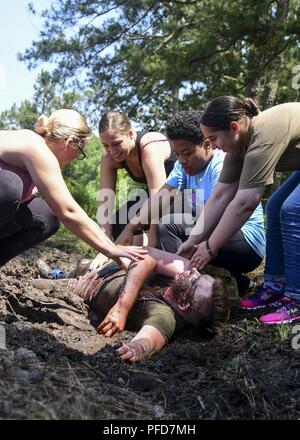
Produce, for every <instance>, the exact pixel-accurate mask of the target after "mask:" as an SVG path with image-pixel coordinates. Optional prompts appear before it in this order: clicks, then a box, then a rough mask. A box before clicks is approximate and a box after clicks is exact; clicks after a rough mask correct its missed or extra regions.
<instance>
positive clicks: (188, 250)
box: [176, 240, 198, 260]
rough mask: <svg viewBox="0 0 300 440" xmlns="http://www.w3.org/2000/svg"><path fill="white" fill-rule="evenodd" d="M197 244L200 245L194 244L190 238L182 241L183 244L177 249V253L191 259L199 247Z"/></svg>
mask: <svg viewBox="0 0 300 440" xmlns="http://www.w3.org/2000/svg"><path fill="white" fill-rule="evenodd" d="M197 246H198V245H194V244H193V243H191V242H190V241H189V240H187V241H185V242H183V243H181V245H180V246H179V248H178V249H177V252H176V254H177V255H180V256H181V257H184V258H187V259H188V260H189V259H190V258H191V257H192V255H193V254H194V252H195V250H196V249H197Z"/></svg>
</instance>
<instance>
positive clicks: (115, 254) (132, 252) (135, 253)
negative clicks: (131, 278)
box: [109, 244, 148, 267]
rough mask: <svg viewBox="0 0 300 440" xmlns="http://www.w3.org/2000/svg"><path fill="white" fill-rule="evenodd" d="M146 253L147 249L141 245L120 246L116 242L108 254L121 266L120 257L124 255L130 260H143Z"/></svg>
mask: <svg viewBox="0 0 300 440" xmlns="http://www.w3.org/2000/svg"><path fill="white" fill-rule="evenodd" d="M147 254H148V251H147V249H144V248H143V247H141V246H122V245H120V244H118V245H116V246H114V247H113V248H112V249H111V251H110V254H109V256H110V258H112V259H113V260H115V261H116V262H117V264H118V265H119V266H121V267H123V263H122V260H121V258H120V257H126V258H129V259H130V260H132V261H140V260H143V259H144V258H145V257H146V255H147Z"/></svg>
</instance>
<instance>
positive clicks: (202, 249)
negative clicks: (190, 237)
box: [190, 241, 212, 270]
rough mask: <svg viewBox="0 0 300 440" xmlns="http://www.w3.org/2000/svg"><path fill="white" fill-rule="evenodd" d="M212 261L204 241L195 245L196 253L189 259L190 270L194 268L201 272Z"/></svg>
mask: <svg viewBox="0 0 300 440" xmlns="http://www.w3.org/2000/svg"><path fill="white" fill-rule="evenodd" d="M210 260H212V256H211V255H209V253H208V251H207V248H206V245H205V241H203V242H202V243H200V244H198V245H197V249H196V252H195V253H194V255H193V256H192V258H191V266H190V267H191V269H192V268H193V267H195V268H196V269H197V270H202V269H203V268H204V267H205V266H206V265H207V264H208V263H209V262H210Z"/></svg>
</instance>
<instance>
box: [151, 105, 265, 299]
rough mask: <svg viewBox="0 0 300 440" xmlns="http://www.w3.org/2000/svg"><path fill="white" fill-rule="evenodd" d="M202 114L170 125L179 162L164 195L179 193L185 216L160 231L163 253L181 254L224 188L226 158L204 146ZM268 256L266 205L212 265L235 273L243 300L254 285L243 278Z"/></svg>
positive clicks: (182, 116)
mask: <svg viewBox="0 0 300 440" xmlns="http://www.w3.org/2000/svg"><path fill="white" fill-rule="evenodd" d="M200 117H201V113H200V112H196V111H192V110H190V111H183V112H179V113H177V114H176V115H175V116H174V117H173V118H172V119H171V121H170V122H169V123H168V125H167V136H168V138H169V140H170V141H171V143H172V146H173V149H174V151H175V153H176V155H177V159H178V161H177V162H176V163H175V165H174V168H173V171H172V172H171V174H170V175H169V177H168V179H167V180H166V182H165V185H164V187H163V188H164V189H167V190H169V191H172V190H174V189H178V190H180V191H182V193H183V201H184V209H183V210H182V211H183V213H181V214H180V213H178V212H177V209H175V213H174V214H168V215H167V216H163V217H162V218H161V220H160V222H159V224H158V227H157V247H158V248H159V249H162V250H165V251H168V252H172V253H175V252H176V251H177V249H178V247H179V246H180V244H181V243H182V242H184V241H185V240H187V238H188V235H189V232H190V230H191V229H192V228H193V225H194V223H195V221H196V220H197V218H198V217H199V212H200V211H201V209H202V207H203V205H204V204H205V203H206V202H207V200H208V198H209V197H210V195H211V194H212V193H213V191H214V188H215V186H216V184H217V182H218V179H219V175H220V172H221V169H222V166H223V160H224V157H225V153H223V152H222V151H220V150H212V149H211V148H210V146H209V145H208V144H207V145H206V144H205V143H204V138H203V135H202V133H201V131H200ZM264 254H265V235H264V219H263V209H262V206H261V204H259V205H258V207H257V208H256V210H255V211H254V213H253V214H252V216H251V217H250V218H249V220H248V221H247V222H246V223H245V225H244V226H243V227H242V228H241V230H240V231H239V232H238V233H237V234H235V235H234V237H232V239H231V240H230V241H229V242H228V243H227V244H226V245H225V246H224V248H222V249H221V250H220V251H219V253H218V255H217V256H215V258H214V259H213V260H212V261H211V263H210V264H212V265H215V266H220V267H223V268H225V269H227V270H229V271H230V272H231V273H232V274H233V275H234V276H235V277H236V279H237V283H238V287H239V291H240V294H243V293H244V292H245V291H246V290H247V288H248V286H249V279H248V278H247V277H244V276H243V275H242V274H243V273H247V272H250V271H252V270H254V269H255V268H256V267H257V266H258V265H259V264H260V263H261V262H262V260H263V258H264Z"/></svg>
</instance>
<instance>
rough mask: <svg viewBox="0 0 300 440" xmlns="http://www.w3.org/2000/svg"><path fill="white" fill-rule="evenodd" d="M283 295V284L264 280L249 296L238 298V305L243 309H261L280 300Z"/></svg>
mask: <svg viewBox="0 0 300 440" xmlns="http://www.w3.org/2000/svg"><path fill="white" fill-rule="evenodd" d="M283 296H284V284H282V283H273V282H271V281H265V282H264V283H262V284H261V285H260V286H259V287H258V288H257V290H256V292H255V293H254V294H253V295H251V296H250V298H246V299H241V300H240V307H241V309H244V310H255V309H261V308H263V307H266V306H268V305H270V304H274V303H276V302H278V301H280V300H282V298H283Z"/></svg>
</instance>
